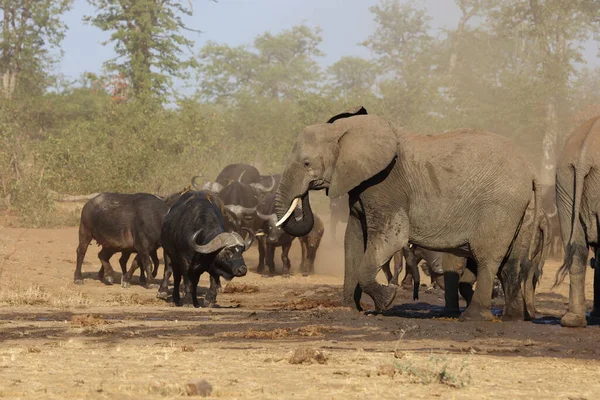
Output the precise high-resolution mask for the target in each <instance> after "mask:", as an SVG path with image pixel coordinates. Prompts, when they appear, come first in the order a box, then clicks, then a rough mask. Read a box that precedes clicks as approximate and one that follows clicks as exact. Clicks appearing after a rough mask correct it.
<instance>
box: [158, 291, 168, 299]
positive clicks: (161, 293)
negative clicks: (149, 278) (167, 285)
mask: <svg viewBox="0 0 600 400" xmlns="http://www.w3.org/2000/svg"><path fill="white" fill-rule="evenodd" d="M167 297H169V294H168V293H167V291H166V290H165V291H160V290H159V291H158V293H156V298H157V299H163V300H166V299H167Z"/></svg>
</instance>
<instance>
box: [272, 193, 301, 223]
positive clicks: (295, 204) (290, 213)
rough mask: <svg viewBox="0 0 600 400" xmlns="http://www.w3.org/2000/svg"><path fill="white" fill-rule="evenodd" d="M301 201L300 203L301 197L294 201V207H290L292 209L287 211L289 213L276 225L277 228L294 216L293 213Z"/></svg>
mask: <svg viewBox="0 0 600 400" xmlns="http://www.w3.org/2000/svg"><path fill="white" fill-rule="evenodd" d="M299 201H300V197H296V198H295V199H294V201H292V205H291V206H290V209H289V210H287V212H286V213H285V215H284V216H283V217H282V218H281V219H280V220H279V221H277V223H276V224H275V226H280V225H281V224H283V223H284V222H285V221H287V219H288V218H289V217H290V215H292V213H293V212H294V210H295V209H296V207H297V206H298V202H299Z"/></svg>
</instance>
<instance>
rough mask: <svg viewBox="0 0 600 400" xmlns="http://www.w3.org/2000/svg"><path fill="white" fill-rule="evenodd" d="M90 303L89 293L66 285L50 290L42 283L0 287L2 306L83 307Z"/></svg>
mask: <svg viewBox="0 0 600 400" xmlns="http://www.w3.org/2000/svg"><path fill="white" fill-rule="evenodd" d="M89 304H90V300H89V298H88V297H87V295H86V294H85V293H83V292H80V291H73V290H69V289H68V288H66V287H64V288H61V289H60V290H59V291H58V292H52V293H50V292H48V291H46V290H45V289H44V288H43V287H42V286H40V285H30V286H28V287H20V286H13V287H5V288H2V289H0V306H4V307H22V306H49V307H53V308H59V309H68V308H82V307H86V306H88V305H89Z"/></svg>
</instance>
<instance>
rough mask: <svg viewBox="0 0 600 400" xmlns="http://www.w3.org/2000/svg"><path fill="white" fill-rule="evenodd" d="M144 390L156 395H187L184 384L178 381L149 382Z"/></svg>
mask: <svg viewBox="0 0 600 400" xmlns="http://www.w3.org/2000/svg"><path fill="white" fill-rule="evenodd" d="M146 390H147V392H148V394H150V395H158V396H163V397H178V396H186V395H187V391H186V388H185V385H182V384H179V383H167V382H157V383H151V384H149V385H148V387H147V388H146Z"/></svg>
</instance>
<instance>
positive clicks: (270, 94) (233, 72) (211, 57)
mask: <svg viewBox="0 0 600 400" xmlns="http://www.w3.org/2000/svg"><path fill="white" fill-rule="evenodd" d="M319 33H320V30H319V29H314V30H312V29H310V28H309V27H307V26H304V25H300V26H294V27H293V28H291V29H289V30H285V31H283V32H281V33H279V34H277V35H273V34H271V33H269V32H267V33H264V34H262V35H259V36H258V37H257V38H256V39H254V42H253V45H252V47H248V46H237V47H230V46H227V45H222V44H217V43H214V42H209V43H208V44H206V45H205V46H204V47H203V48H202V49H201V51H200V56H199V58H200V62H201V66H200V68H199V72H200V75H199V77H200V79H201V84H200V88H199V90H200V91H199V96H200V97H201V98H202V99H206V100H209V101H215V102H218V103H232V102H235V101H236V100H237V97H238V95H239V96H241V97H244V96H246V95H252V96H260V97H265V98H269V99H284V98H285V99H293V98H297V97H298V96H300V95H301V94H302V93H303V92H305V91H310V90H314V89H316V88H317V83H318V82H319V81H320V79H321V71H320V69H319V67H318V64H317V62H316V60H315V57H318V56H321V55H323V53H322V52H321V51H320V50H319V45H320V43H321V41H322V39H321V36H320V34H319Z"/></svg>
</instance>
